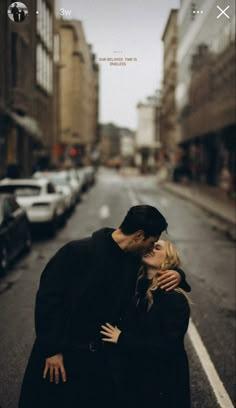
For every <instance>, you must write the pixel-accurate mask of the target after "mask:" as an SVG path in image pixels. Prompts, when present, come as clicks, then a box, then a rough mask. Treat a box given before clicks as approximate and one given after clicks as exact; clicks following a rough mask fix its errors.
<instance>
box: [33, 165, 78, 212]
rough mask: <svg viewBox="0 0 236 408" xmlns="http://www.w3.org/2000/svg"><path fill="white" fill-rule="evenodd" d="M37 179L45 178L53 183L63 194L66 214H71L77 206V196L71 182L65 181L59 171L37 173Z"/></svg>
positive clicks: (35, 175) (34, 175)
mask: <svg viewBox="0 0 236 408" xmlns="http://www.w3.org/2000/svg"><path fill="white" fill-rule="evenodd" d="M33 177H34V178H35V179H42V178H45V179H47V180H49V181H51V182H52V183H53V184H54V185H55V187H56V190H57V192H59V193H60V194H62V197H63V199H64V203H65V209H66V212H67V213H68V212H70V211H71V210H72V209H73V207H74V205H75V195H74V193H73V190H72V187H71V186H70V184H69V182H68V181H66V180H65V178H64V177H62V176H61V175H60V172H57V171H37V172H36V173H34V174H33Z"/></svg>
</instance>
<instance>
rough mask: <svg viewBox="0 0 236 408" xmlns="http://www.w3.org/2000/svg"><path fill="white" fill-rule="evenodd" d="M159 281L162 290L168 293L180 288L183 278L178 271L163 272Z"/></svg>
mask: <svg viewBox="0 0 236 408" xmlns="http://www.w3.org/2000/svg"><path fill="white" fill-rule="evenodd" d="M157 281H158V285H159V286H160V288H161V289H165V290H166V291H167V292H168V291H169V290H173V289H175V288H177V286H179V284H180V282H181V276H180V274H179V272H177V271H173V270H167V271H162V273H161V276H159V278H158V280H157Z"/></svg>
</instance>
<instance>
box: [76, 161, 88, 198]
mask: <svg viewBox="0 0 236 408" xmlns="http://www.w3.org/2000/svg"><path fill="white" fill-rule="evenodd" d="M76 172H77V175H78V177H79V178H80V180H81V185H82V192H83V193H84V192H86V191H87V190H88V187H89V183H88V177H87V174H86V168H85V167H80V168H78V169H76Z"/></svg>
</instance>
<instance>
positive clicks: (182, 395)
mask: <svg viewBox="0 0 236 408" xmlns="http://www.w3.org/2000/svg"><path fill="white" fill-rule="evenodd" d="M148 284H149V283H148V281H147V280H145V279H143V280H141V281H140V284H139V286H140V287H141V291H140V292H141V293H142V292H143V289H142V287H144V288H147V286H148ZM145 292H146V290H145ZM137 299H138V302H139V304H138V306H137V305H135V304H133V305H132V307H131V308H130V310H129V312H128V314H127V317H126V321H125V324H124V327H123V329H122V333H121V335H120V337H119V340H118V346H119V349H120V350H122V351H123V358H124V360H125V362H126V365H125V367H126V370H125V376H126V378H127V383H129V384H131V383H132V388H131V389H130V386H129V387H128V390H127V395H130V404H134V405H133V406H135V407H136V408H139V407H140V408H141V407H142V408H143V407H146V406H150V407H154V406H156V407H158V408H190V405H191V404H190V386H189V367H188V359H187V355H186V352H185V349H184V335H185V333H186V331H187V328H188V323H189V315H190V308H189V304H188V301H187V299H186V297H185V296H184V295H183V294H182V293H179V292H177V291H171V292H165V291H162V290H160V289H158V290H156V292H155V294H154V303H153V305H152V307H151V308H150V309H149V310H148V309H147V308H146V305H147V302H146V301H145V300H146V299H145V297H144V296H143V294H142V295H141V297H138V298H136V302H137ZM134 396H136V398H137V400H136V401H135V403H134Z"/></svg>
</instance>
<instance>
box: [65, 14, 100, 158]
mask: <svg viewBox="0 0 236 408" xmlns="http://www.w3.org/2000/svg"><path fill="white" fill-rule="evenodd" d="M60 42H61V73H60V101H61V135H60V142H61V146H62V150H63V154H64V158H65V159H66V158H67V157H68V156H69V152H70V150H71V149H75V150H76V151H77V157H76V160H77V164H85V163H88V162H90V160H91V157H92V155H93V153H94V149H95V147H96V144H97V142H98V98H99V70H98V65H97V63H96V60H95V55H94V54H93V52H92V47H91V45H89V44H88V43H87V40H86V38H85V34H84V30H83V25H82V22H81V21H77V20H61V22H60ZM75 150H73V151H75Z"/></svg>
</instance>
